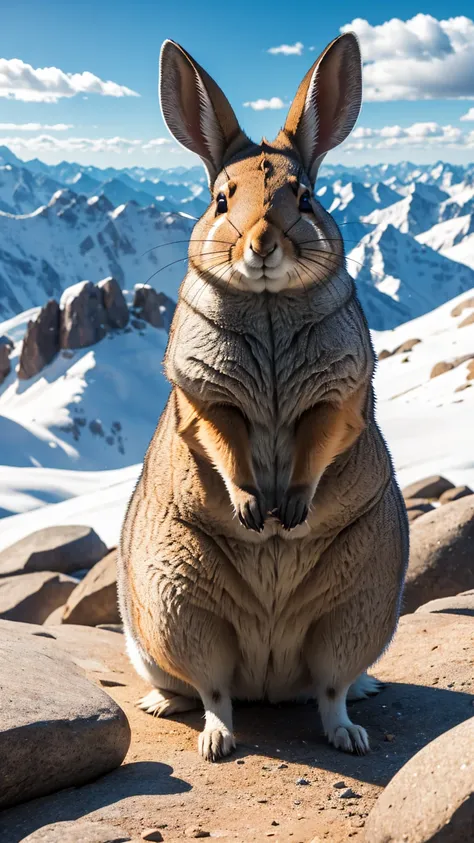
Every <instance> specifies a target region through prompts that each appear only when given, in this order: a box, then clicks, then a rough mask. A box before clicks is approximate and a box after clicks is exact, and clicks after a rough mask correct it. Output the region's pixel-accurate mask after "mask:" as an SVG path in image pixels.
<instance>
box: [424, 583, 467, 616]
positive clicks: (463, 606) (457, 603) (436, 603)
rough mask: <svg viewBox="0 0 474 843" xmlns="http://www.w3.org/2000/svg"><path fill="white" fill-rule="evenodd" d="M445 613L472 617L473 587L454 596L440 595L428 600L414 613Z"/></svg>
mask: <svg viewBox="0 0 474 843" xmlns="http://www.w3.org/2000/svg"><path fill="white" fill-rule="evenodd" d="M439 612H440V613H441V614H447V615H467V616H468V617H473V618H474V589H472V590H471V591H463V592H461V594H456V595H455V596H454V597H440V598H439V599H438V600H430V601H429V603H424V604H423V606H419V607H418V609H417V610H416V612H415V614H416V615H418V614H423V615H425V614H431V613H435V614H438V613H439Z"/></svg>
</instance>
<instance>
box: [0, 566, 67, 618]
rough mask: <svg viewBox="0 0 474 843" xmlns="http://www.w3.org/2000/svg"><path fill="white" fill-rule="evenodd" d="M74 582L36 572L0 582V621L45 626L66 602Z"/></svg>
mask: <svg viewBox="0 0 474 843" xmlns="http://www.w3.org/2000/svg"><path fill="white" fill-rule="evenodd" d="M76 585H77V581H76V580H74V579H72V577H68V576H66V575H65V574H55V573H53V572H51V571H38V572H37V573H35V574H23V575H22V576H21V577H3V578H2V579H0V618H2V619H4V620H8V621H23V622H25V623H44V621H45V620H46V618H47V617H48V616H49V615H50V614H51V612H53V611H54V609H57V607H58V606H62V605H63V603H65V602H66V600H67V599H68V597H69V595H70V594H71V591H73V590H74V588H75V587H76Z"/></svg>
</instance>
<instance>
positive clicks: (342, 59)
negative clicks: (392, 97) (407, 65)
mask: <svg viewBox="0 0 474 843" xmlns="http://www.w3.org/2000/svg"><path fill="white" fill-rule="evenodd" d="M361 101H362V67H361V55H360V49H359V43H358V41H357V38H356V36H355V35H354V34H353V33H352V32H347V33H345V34H344V35H340V36H339V38H336V39H335V40H334V41H333V42H332V43H331V44H329V46H328V47H326V49H325V50H324V52H323V53H321V55H320V56H319V58H318V59H317V60H316V61H315V63H314V64H313V66H312V67H311V68H310V70H309V71H308V73H307V74H306V76H305V77H304V79H303V81H302V83H301V85H300V87H299V88H298V91H297V93H296V96H295V98H294V100H293V103H292V105H291V108H290V110H289V112H288V117H287V118H286V123H285V127H284V131H285V133H286V134H287V135H288V136H289V137H290V138H291V140H292V141H293V143H294V144H295V146H296V147H297V148H298V151H299V153H300V155H301V158H302V161H303V165H304V168H305V170H306V172H307V173H308V175H309V176H310V178H311V181H312V182H313V183H314V181H315V180H316V175H317V172H318V168H319V165H320V163H321V161H322V159H323V158H324V156H325V155H326V153H327V152H329V150H330V149H333V147H335V146H337V145H338V144H340V143H342V141H343V140H345V139H346V138H347V136H348V135H349V134H350V132H351V131H352V129H353V127H354V124H355V122H356V120H357V117H358V115H359V111H360V106H361Z"/></svg>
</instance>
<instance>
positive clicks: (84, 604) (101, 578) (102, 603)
mask: <svg viewBox="0 0 474 843" xmlns="http://www.w3.org/2000/svg"><path fill="white" fill-rule="evenodd" d="M116 559H117V551H116V550H114V551H112V552H111V553H109V554H108V555H107V556H105V557H104V559H102V560H101V561H100V562H98V563H97V565H94V567H93V568H92V569H91V570H90V571H88V573H87V574H86V576H85V577H84V579H83V580H82V582H80V583H79V585H78V586H77V587H76V588H75V589H74V591H73V592H72V593H71V594H70V595H69V598H68V601H67V603H66V606H65V608H64V612H63V616H62V623H74V624H80V625H84V626H97V625H98V624H119V623H120V613H119V610H118V604H117V568H116Z"/></svg>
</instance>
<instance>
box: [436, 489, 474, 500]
mask: <svg viewBox="0 0 474 843" xmlns="http://www.w3.org/2000/svg"><path fill="white" fill-rule="evenodd" d="M472 494H474V492H473V491H472V489H471V488H470V487H469V486H454V488H453V489H447V490H446V492H443V494H442V495H440V498H439V502H440V503H451V501H458V500H459V498H467V497H468V496H469V495H472Z"/></svg>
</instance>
